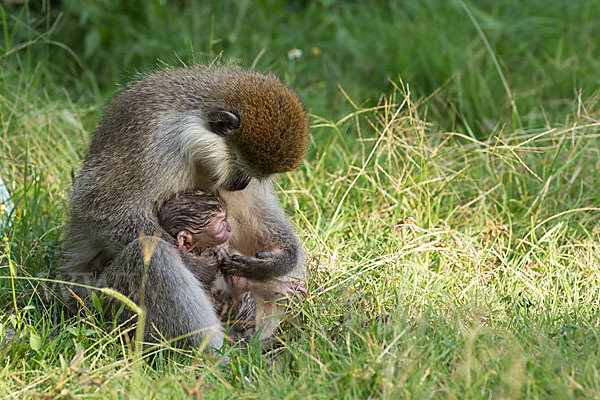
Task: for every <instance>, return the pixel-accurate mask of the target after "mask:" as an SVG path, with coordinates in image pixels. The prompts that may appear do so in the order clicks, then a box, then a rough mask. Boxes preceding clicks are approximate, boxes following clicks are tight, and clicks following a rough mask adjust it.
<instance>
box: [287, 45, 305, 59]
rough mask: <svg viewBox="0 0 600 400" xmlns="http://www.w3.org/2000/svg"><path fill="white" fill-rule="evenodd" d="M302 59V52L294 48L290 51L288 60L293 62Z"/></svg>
mask: <svg viewBox="0 0 600 400" xmlns="http://www.w3.org/2000/svg"><path fill="white" fill-rule="evenodd" d="M300 57H302V50H300V49H296V48H293V49H291V50H290V51H288V59H290V60H293V59H294V58H300Z"/></svg>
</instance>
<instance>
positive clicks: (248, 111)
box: [206, 69, 309, 190]
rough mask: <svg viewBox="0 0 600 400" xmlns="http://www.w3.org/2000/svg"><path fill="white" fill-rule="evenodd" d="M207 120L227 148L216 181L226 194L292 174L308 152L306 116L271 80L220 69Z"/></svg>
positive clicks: (287, 90) (294, 99)
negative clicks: (255, 183) (269, 177)
mask: <svg viewBox="0 0 600 400" xmlns="http://www.w3.org/2000/svg"><path fill="white" fill-rule="evenodd" d="M210 94H211V97H212V99H211V101H210V104H209V106H210V107H211V108H210V109H208V110H206V120H207V124H208V127H209V129H210V131H211V132H213V133H214V134H215V135H218V136H220V137H221V138H223V140H224V141H225V143H226V144H227V148H228V153H229V154H228V157H227V161H226V162H225V164H226V165H225V166H223V165H219V167H218V168H219V171H212V172H213V173H214V172H218V173H217V174H215V175H217V176H219V177H220V178H217V179H214V180H216V181H219V182H218V185H219V186H221V187H222V188H224V189H225V190H241V189H244V188H245V187H246V186H247V185H248V183H249V182H250V180H251V179H252V178H256V179H264V178H267V177H268V176H270V175H272V174H275V173H280V172H287V171H291V170H293V169H295V168H296V167H297V166H298V165H299V164H300V161H301V160H302V158H303V157H304V155H305V153H306V147H307V143H308V134H309V132H308V117H307V114H306V111H305V110H304V105H303V104H302V102H301V101H300V99H299V98H298V96H297V95H296V93H294V92H293V91H292V90H291V89H290V88H288V87H287V86H286V85H285V84H283V83H282V82H281V81H279V80H278V79H277V78H276V77H274V76H265V75H261V74H258V73H255V72H251V71H244V70H237V69H233V70H226V69H222V70H221V73H220V74H217V79H216V80H215V82H213V85H212V90H211V91H210Z"/></svg>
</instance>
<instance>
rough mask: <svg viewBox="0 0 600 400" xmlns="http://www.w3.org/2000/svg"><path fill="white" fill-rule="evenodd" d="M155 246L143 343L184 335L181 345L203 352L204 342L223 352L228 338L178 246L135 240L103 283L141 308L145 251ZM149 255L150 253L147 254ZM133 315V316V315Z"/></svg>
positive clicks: (103, 277) (147, 282)
mask: <svg viewBox="0 0 600 400" xmlns="http://www.w3.org/2000/svg"><path fill="white" fill-rule="evenodd" d="M153 241H156V247H155V248H154V251H153V252H152V258H150V262H149V263H148V266H147V271H146V279H145V290H144V296H143V304H141V305H142V306H143V307H144V309H145V310H146V326H145V332H144V340H147V341H152V339H153V338H154V337H159V335H158V334H157V331H158V332H160V334H161V335H163V336H164V337H166V338H167V339H174V338H177V337H181V336H185V339H182V340H181V342H179V343H178V344H180V345H181V344H182V345H188V346H192V347H199V346H200V345H201V344H202V343H203V342H205V338H206V343H207V344H208V346H210V347H212V348H215V349H219V348H220V347H221V346H222V345H223V339H224V335H223V332H222V328H221V324H220V321H219V319H218V318H217V315H216V313H215V310H214V308H213V304H212V303H211V301H210V299H209V296H208V292H207V291H206V290H205V288H204V287H203V285H202V284H201V283H200V282H199V281H198V280H197V279H196V278H195V277H194V275H193V274H192V273H191V272H190V271H189V270H188V269H187V268H186V266H185V265H184V263H183V261H182V260H181V257H180V253H179V251H178V249H177V248H176V247H174V246H173V245H171V244H169V243H167V242H165V241H163V240H162V239H156V238H152V237H149V238H143V239H137V240H134V241H133V242H131V243H130V244H129V245H127V246H126V247H125V248H124V249H123V250H122V251H121V253H120V254H119V255H118V256H117V257H116V258H115V260H114V261H113V262H112V263H111V264H110V265H109V266H108V267H107V268H105V270H104V271H103V272H102V274H101V276H100V284H101V285H102V286H105V287H110V288H113V289H115V290H117V291H119V292H121V293H123V294H125V295H128V296H130V298H131V299H132V300H133V301H135V302H136V303H137V304H140V300H141V298H140V294H141V291H142V282H143V275H144V262H143V255H142V246H144V248H145V249H152V248H153V247H154V246H153V243H152V242H153ZM146 251H151V250H146ZM130 315H131V314H130Z"/></svg>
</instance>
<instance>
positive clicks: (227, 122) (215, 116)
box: [207, 110, 240, 136]
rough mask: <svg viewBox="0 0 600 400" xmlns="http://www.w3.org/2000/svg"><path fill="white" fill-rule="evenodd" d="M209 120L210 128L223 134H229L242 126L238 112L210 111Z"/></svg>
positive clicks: (218, 133)
mask: <svg viewBox="0 0 600 400" xmlns="http://www.w3.org/2000/svg"><path fill="white" fill-rule="evenodd" d="M207 122H208V126H210V130H211V131H213V132H214V133H216V134H217V135H221V136H229V135H230V134H231V133H232V132H233V131H235V130H236V129H238V128H239V127H240V118H239V117H238V116H237V115H236V114H234V113H232V112H230V111H225V110H218V111H212V112H210V113H208V118H207Z"/></svg>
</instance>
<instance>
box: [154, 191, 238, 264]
mask: <svg viewBox="0 0 600 400" xmlns="http://www.w3.org/2000/svg"><path fill="white" fill-rule="evenodd" d="M158 222H159V223H160V225H161V226H162V227H163V229H164V230H165V231H167V232H168V233H169V234H170V235H172V236H173V237H174V238H175V239H176V240H177V245H178V246H179V247H181V248H182V249H184V250H186V251H193V252H194V253H197V254H200V253H202V252H204V251H205V250H208V249H211V250H212V249H214V248H216V247H218V246H221V245H223V244H224V243H225V242H227V240H228V239H229V237H230V236H231V226H230V225H229V222H227V209H226V207H225V202H224V201H223V199H222V198H221V197H220V196H218V195H217V194H215V193H213V192H210V191H204V190H193V191H187V192H183V193H179V194H177V195H176V196H175V197H173V198H171V199H170V200H167V201H166V202H165V203H164V204H163V205H162V207H161V208H160V210H159V212H158Z"/></svg>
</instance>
